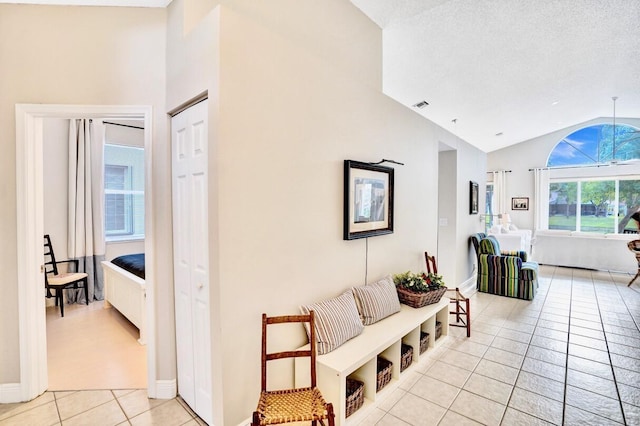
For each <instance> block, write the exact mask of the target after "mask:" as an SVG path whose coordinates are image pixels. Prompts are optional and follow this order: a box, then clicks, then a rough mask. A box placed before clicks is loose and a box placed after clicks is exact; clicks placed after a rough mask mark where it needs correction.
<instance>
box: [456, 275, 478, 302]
mask: <svg viewBox="0 0 640 426" xmlns="http://www.w3.org/2000/svg"><path fill="white" fill-rule="evenodd" d="M476 281H477V275H476V274H473V276H472V277H470V278H468V279H467V280H466V281H465V282H463V283H462V284H460V285H459V286H458V288H459V289H460V293H462V294H463V295H464V297H466V298H469V297H471V296H472V295H474V294H475V293H476V292H477V291H478V290H477V289H476Z"/></svg>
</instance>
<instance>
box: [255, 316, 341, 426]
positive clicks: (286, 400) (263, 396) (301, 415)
mask: <svg viewBox="0 0 640 426" xmlns="http://www.w3.org/2000/svg"><path fill="white" fill-rule="evenodd" d="M284 323H303V324H304V323H307V325H308V327H309V335H310V336H309V341H310V348H309V349H306V350H293V351H283V352H272V353H267V326H268V325H272V324H284ZM314 324H315V323H314V313H313V311H311V312H310V313H309V315H291V316H279V317H267V315H266V314H262V365H261V369H262V380H261V392H260V400H259V401H258V408H257V409H256V411H254V412H253V421H252V423H251V425H252V426H259V425H273V424H282V423H291V422H303V421H311V424H312V425H314V426H316V425H317V422H320V424H321V425H324V422H323V420H324V419H327V420H328V424H329V425H330V426H333V425H334V424H335V423H334V421H335V418H334V417H335V415H334V413H333V405H332V404H331V403H327V402H325V400H324V398H323V397H322V394H321V393H320V390H318V388H317V387H316V337H315V328H314V327H315V325H314ZM296 357H309V358H310V362H311V386H310V387H307V388H295V389H284V390H272V391H269V390H267V362H269V361H273V360H278V359H283V358H296Z"/></svg>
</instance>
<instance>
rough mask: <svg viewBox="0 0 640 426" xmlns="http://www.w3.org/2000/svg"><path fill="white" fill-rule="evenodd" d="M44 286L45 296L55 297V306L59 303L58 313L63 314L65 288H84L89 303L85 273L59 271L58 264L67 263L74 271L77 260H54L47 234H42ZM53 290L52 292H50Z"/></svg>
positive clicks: (86, 300)
mask: <svg viewBox="0 0 640 426" xmlns="http://www.w3.org/2000/svg"><path fill="white" fill-rule="evenodd" d="M44 260H45V261H44V286H45V288H46V289H47V297H52V296H53V297H55V298H56V306H58V305H60V315H61V316H64V299H63V297H62V294H63V292H64V290H65V289H68V288H73V289H78V288H84V297H85V302H86V303H87V305H88V304H89V291H88V289H87V276H88V275H87V274H86V273H84V272H59V271H58V265H59V264H61V263H68V264H71V265H73V267H74V271H77V270H78V260H77V259H71V260H56V256H55V254H54V253H53V245H52V244H51V238H50V237H49V235H48V234H47V235H45V236H44ZM51 290H53V293H54V294H51Z"/></svg>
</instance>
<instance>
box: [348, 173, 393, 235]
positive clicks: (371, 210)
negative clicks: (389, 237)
mask: <svg viewBox="0 0 640 426" xmlns="http://www.w3.org/2000/svg"><path fill="white" fill-rule="evenodd" d="M391 233H393V169H392V168H390V167H383V166H379V165H373V164H369V163H362V162H360V161H353V160H344V235H343V237H344V239H345V240H355V239H357V238H366V237H374V236H377V235H385V234H391Z"/></svg>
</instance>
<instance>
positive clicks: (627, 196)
mask: <svg viewBox="0 0 640 426" xmlns="http://www.w3.org/2000/svg"><path fill="white" fill-rule="evenodd" d="M619 191H620V195H619V198H620V202H619V205H618V217H619V218H620V225H619V228H618V229H619V230H620V231H619V232H620V233H624V232H635V231H637V230H638V223H637V222H636V221H635V220H633V219H630V216H631V215H632V214H633V213H634V212H635V211H637V209H638V207H640V181H639V180H621V181H620V189H619Z"/></svg>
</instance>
